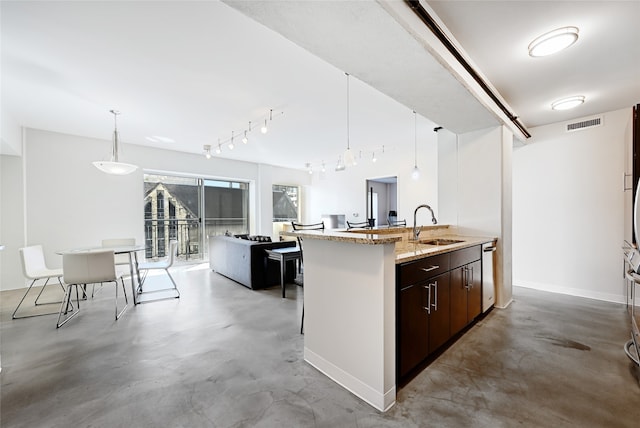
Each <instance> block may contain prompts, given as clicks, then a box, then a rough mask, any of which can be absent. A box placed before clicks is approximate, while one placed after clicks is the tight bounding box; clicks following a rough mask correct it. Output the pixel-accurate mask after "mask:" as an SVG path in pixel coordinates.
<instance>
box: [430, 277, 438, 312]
mask: <svg viewBox="0 0 640 428" xmlns="http://www.w3.org/2000/svg"><path fill="white" fill-rule="evenodd" d="M429 285H433V300H434V303H433V304H432V305H431V306H433V310H434V311H437V310H438V281H436V282H434V283H433V284H429Z"/></svg>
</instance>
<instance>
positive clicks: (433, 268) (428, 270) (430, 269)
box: [420, 266, 440, 272]
mask: <svg viewBox="0 0 640 428" xmlns="http://www.w3.org/2000/svg"><path fill="white" fill-rule="evenodd" d="M436 269H440V266H431V267H428V268H420V270H423V271H425V272H431V271H432V270H436Z"/></svg>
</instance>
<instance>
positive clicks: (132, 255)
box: [129, 251, 138, 306]
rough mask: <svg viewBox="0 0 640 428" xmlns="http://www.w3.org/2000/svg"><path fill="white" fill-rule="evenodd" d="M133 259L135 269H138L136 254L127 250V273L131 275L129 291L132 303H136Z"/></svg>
mask: <svg viewBox="0 0 640 428" xmlns="http://www.w3.org/2000/svg"><path fill="white" fill-rule="evenodd" d="M134 259H135V269H136V270H138V256H137V255H136V253H135V251H131V252H129V274H130V275H131V291H132V292H133V305H134V306H135V305H137V304H138V299H137V297H136V293H137V290H136V288H137V287H136V277H135V276H134V274H133V270H134Z"/></svg>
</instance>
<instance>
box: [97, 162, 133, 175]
mask: <svg viewBox="0 0 640 428" xmlns="http://www.w3.org/2000/svg"><path fill="white" fill-rule="evenodd" d="M93 165H94V166H95V167H96V168H98V169H99V170H100V171H102V172H106V173H107V174H112V175H127V174H131V173H132V172H133V171H135V170H136V169H138V166H137V165H132V164H130V163H124V162H111V161H95V162H93Z"/></svg>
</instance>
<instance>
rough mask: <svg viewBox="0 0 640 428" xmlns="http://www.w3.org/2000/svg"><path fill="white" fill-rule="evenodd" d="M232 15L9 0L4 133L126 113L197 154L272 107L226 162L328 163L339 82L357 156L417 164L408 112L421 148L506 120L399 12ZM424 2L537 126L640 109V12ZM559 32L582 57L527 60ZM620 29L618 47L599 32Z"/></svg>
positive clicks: (210, 7)
mask: <svg viewBox="0 0 640 428" xmlns="http://www.w3.org/2000/svg"><path fill="white" fill-rule="evenodd" d="M226 3H228V4H225V3H220V2H218V1H199V2H190V1H158V2H155V1H142V2H95V1H87V2H60V1H47V2H6V1H3V2H2V3H0V8H1V9H0V12H1V16H0V19H1V24H2V28H1V36H2V52H1V54H2V69H1V71H2V81H1V83H2V97H1V104H2V105H1V106H2V115H3V125H5V126H4V127H6V123H11V122H13V123H15V124H18V125H22V126H26V127H31V128H38V129H45V130H51V131H56V132H63V133H69V134H74V135H82V136H88V137H94V138H101V139H109V138H110V134H111V131H112V129H113V121H112V116H111V115H110V114H109V112H108V111H109V109H112V108H116V109H119V110H121V111H122V116H120V118H119V122H118V125H119V126H118V128H119V130H120V133H121V138H122V140H123V141H124V142H127V143H133V144H140V145H148V146H154V147H163V148H167V149H170V150H179V151H186V152H192V153H200V152H201V151H202V146H203V145H204V144H211V145H214V146H215V145H216V144H217V141H218V139H221V140H222V141H226V140H228V139H229V138H230V137H231V132H232V131H234V132H235V135H236V136H237V135H238V134H239V133H240V134H241V133H242V131H243V130H244V129H246V128H247V126H248V121H249V120H252V121H253V122H254V126H255V122H256V121H260V120H263V119H264V118H265V116H266V115H267V114H268V111H269V109H274V118H273V121H271V122H270V131H269V132H268V133H267V134H266V135H262V134H260V132H259V131H258V130H257V129H255V130H254V131H253V132H251V133H250V135H249V137H250V142H249V144H248V145H246V146H244V145H242V144H241V143H240V142H239V138H237V139H236V146H237V147H236V149H234V150H233V151H229V150H228V149H226V148H225V149H224V150H223V153H222V155H221V156H223V157H228V158H233V159H243V160H248V161H253V162H262V163H268V164H274V165H282V166H289V167H294V168H303V167H304V164H305V163H306V162H312V163H314V164H315V165H317V164H318V163H320V162H321V161H326V162H327V164H333V163H334V162H335V160H336V158H337V154H338V153H339V152H341V151H342V150H344V148H345V145H346V134H347V131H346V77H345V75H344V72H348V73H350V74H351V76H352V77H351V78H350V142H351V146H352V147H353V148H355V149H362V150H371V149H374V148H378V147H380V146H382V145H385V146H386V147H394V148H397V149H399V150H407V151H408V152H410V153H412V152H413V150H412V149H413V139H414V135H413V115H412V113H411V111H412V109H415V110H416V111H417V112H418V113H419V114H420V115H421V117H420V118H419V121H418V135H419V136H424V135H425V134H426V133H430V132H432V127H433V126H434V124H437V125H442V126H444V127H446V128H448V129H451V130H452V131H454V132H465V131H468V130H472V129H480V128H483V127H487V126H493V125H495V124H497V123H498V121H497V119H496V118H495V117H494V115H492V114H491V113H489V112H488V111H486V110H485V109H484V108H483V106H482V105H481V104H480V103H479V102H478V101H476V100H475V99H474V98H473V97H472V96H471V95H470V94H469V92H468V91H467V90H466V89H465V87H464V86H463V85H461V84H460V83H459V82H458V81H457V80H456V79H455V78H454V77H452V76H451V75H450V74H449V73H448V72H447V70H446V69H445V68H444V67H443V66H442V65H440V63H439V62H438V61H436V60H435V59H433V58H432V57H431V56H430V55H429V53H428V51H427V49H426V48H425V46H424V45H423V44H422V43H421V42H420V41H419V40H417V39H416V37H415V35H413V34H410V32H409V31H407V30H406V29H405V28H404V27H403V26H402V25H401V24H399V23H398V21H397V20H396V18H394V17H392V16H391V14H389V12H388V9H389V8H388V6H389V5H386V4H382V5H381V4H378V3H377V2H373V1H336V2H329V1H284V2H283V1H264V0H263V1H255V2H251V1H240V2H235V1H228V2H226ZM429 4H430V5H431V6H432V7H433V8H434V10H435V11H436V12H437V13H438V15H439V16H440V17H441V19H442V20H443V21H444V23H445V24H446V26H447V27H448V28H449V29H450V30H451V31H452V32H453V33H454V34H455V37H456V38H457V40H458V42H459V43H460V44H461V45H462V46H463V47H464V48H465V50H466V52H467V55H468V56H469V57H470V58H471V59H472V60H473V62H474V63H475V64H477V66H478V67H479V68H480V70H482V72H483V73H484V75H485V76H487V77H488V79H489V80H490V81H491V83H492V84H493V85H494V86H495V87H496V88H497V89H498V90H499V91H500V93H501V95H502V96H503V98H504V99H505V100H506V101H507V102H508V104H509V105H510V107H511V108H512V110H513V111H514V113H516V114H517V115H518V116H520V118H521V120H522V121H523V122H524V123H525V125H527V126H536V125H541V124H546V123H552V122H558V121H563V120H568V119H571V118H575V117H581V116H585V115H589V114H592V113H598V112H603V111H609V110H614V109H618V108H624V107H630V106H631V105H633V104H635V103H637V102H640V86H639V83H638V82H639V81H640V79H637V78H636V75H637V72H636V70H638V69H639V67H640V52H639V51H638V45H637V42H636V41H637V40H638V39H639V38H638V35H639V33H638V32H639V30H638V26H637V25H636V23H635V21H634V18H637V16H640V9H639V7H640V2H638V1H626V2H610V1H601V2H590V1H586V2H578V1H572V2H567V3H563V2H520V1H518V2H491V1H489V2H486V1H477V2H459V1H453V2H452V1H448V2H429ZM229 5H231V6H232V7H230V6H229ZM397 6H398V4H395V7H397ZM400 6H402V4H400ZM249 16H250V17H251V18H249ZM258 22H260V23H258ZM565 25H576V26H579V27H580V28H581V38H580V40H579V42H578V43H577V44H576V45H574V46H573V47H571V48H570V49H568V50H567V51H565V52H564V53H562V54H559V55H557V56H555V57H549V58H537V59H533V58H530V57H528V55H527V54H526V46H527V44H528V43H529V41H530V39H532V38H533V37H535V36H537V35H539V34H541V33H543V32H545V31H548V30H550V29H553V28H556V27H559V26H565ZM614 29H615V30H616V32H615V34H614V35H613V36H610V35H608V34H607V33H606V32H605V31H604V30H607V31H612V30H614ZM274 30H275V31H274ZM602 36H604V39H600V37H602ZM598 40H601V41H598ZM634 42H636V44H634ZM372 87H375V88H376V89H377V90H374V89H372ZM574 93H581V94H584V95H586V96H587V103H585V104H584V105H583V106H582V107H580V108H579V109H576V110H575V111H570V112H565V113H558V112H550V111H549V104H550V102H551V101H553V100H554V99H556V98H559V97H562V96H564V95H573V94H574ZM391 98H393V99H394V100H397V101H398V102H394V101H392V100H391ZM281 111H282V112H283V114H279V112H281ZM425 118H428V119H429V120H427V119H425ZM4 127H3V132H2V137H3V151H4V150H5V146H4V142H5V141H4V140H5V138H6V135H8V133H7V132H5V130H4ZM149 136H162V137H168V138H171V139H173V140H174V141H175V142H174V143H152V142H149V141H148V140H147V139H146V138H145V137H149ZM419 139H420V138H419ZM106 150H107V151H108V148H107V149H106ZM122 156H123V158H124V159H123V160H124V161H126V151H125V152H123V154H122Z"/></svg>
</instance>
